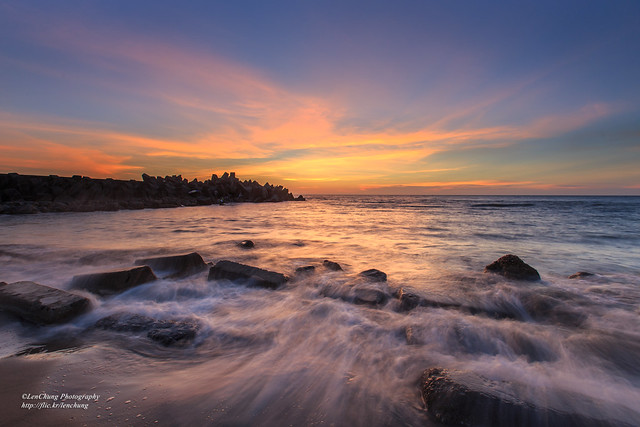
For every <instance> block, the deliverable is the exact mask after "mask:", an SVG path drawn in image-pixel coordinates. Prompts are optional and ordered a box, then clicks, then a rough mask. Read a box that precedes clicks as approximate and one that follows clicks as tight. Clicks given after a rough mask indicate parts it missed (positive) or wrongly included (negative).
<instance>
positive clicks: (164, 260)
mask: <svg viewBox="0 0 640 427" xmlns="http://www.w3.org/2000/svg"><path fill="white" fill-rule="evenodd" d="M135 265H148V266H149V267H151V268H152V269H153V270H154V271H156V272H162V273H165V274H166V275H165V276H164V277H186V276H190V275H192V274H196V273H199V272H201V271H203V270H205V269H206V268H207V264H206V263H205V262H204V260H203V259H202V257H201V256H200V254H199V253H197V252H192V253H190V254H186V255H173V256H164V257H156V258H145V259H138V260H136V261H135Z"/></svg>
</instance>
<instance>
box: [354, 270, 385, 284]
mask: <svg viewBox="0 0 640 427" xmlns="http://www.w3.org/2000/svg"><path fill="white" fill-rule="evenodd" d="M358 276H360V277H364V278H365V279H367V280H370V281H372V282H386V281H387V275H386V273H383V272H382V271H380V270H376V269H375V268H371V269H369V270H365V271H361V272H360V273H359V274H358Z"/></svg>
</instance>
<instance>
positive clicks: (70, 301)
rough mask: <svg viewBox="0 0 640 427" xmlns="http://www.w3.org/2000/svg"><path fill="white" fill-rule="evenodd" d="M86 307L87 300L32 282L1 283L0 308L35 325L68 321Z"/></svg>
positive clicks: (87, 304) (87, 305)
mask: <svg viewBox="0 0 640 427" xmlns="http://www.w3.org/2000/svg"><path fill="white" fill-rule="evenodd" d="M88 308H89V300H88V299H86V298H84V297H81V296H79V295H75V294H72V293H70V292H66V291H63V290H60V289H56V288H51V287H49V286H43V285H39V284H37V283H34V282H16V283H11V284H6V283H4V282H3V283H0V309H2V310H5V311H8V312H10V313H12V314H14V315H16V316H18V317H20V318H22V319H24V320H28V321H30V322H34V323H38V324H51V323H60V322H64V321H67V320H69V319H71V318H73V317H75V316H77V315H79V314H81V313H83V312H84V311H86V310H87V309H88Z"/></svg>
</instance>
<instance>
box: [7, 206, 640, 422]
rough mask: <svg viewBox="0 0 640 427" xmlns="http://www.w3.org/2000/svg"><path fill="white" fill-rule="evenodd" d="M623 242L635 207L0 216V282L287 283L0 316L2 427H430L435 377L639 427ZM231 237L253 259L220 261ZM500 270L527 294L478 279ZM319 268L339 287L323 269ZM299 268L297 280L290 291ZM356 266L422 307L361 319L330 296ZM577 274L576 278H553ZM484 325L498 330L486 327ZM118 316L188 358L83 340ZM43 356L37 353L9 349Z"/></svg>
mask: <svg viewBox="0 0 640 427" xmlns="http://www.w3.org/2000/svg"><path fill="white" fill-rule="evenodd" d="M638 224H640V198H639V197H524V196H523V197H506V196H505V197H496V196H491V197H475V196H474V197H471V196H446V197H445V196H442V197H428V196H311V197H309V198H308V200H307V201H306V202H286V203H277V204H235V205H224V206H203V207H193V208H176V209H158V210H142V211H119V212H93V213H51V214H37V215H28V216H2V217H0V281H4V282H14V281H20V280H31V281H35V282H38V283H40V284H44V285H48V286H53V287H57V288H60V289H68V287H69V284H70V280H71V278H72V277H73V276H74V275H77V274H83V273H91V272H101V271H109V270H116V269H124V268H129V267H131V266H132V265H133V262H134V260H135V259H138V258H148V257H153V256H161V255H173V254H181V253H188V252H192V251H197V252H198V253H200V254H201V255H202V257H203V258H204V259H205V261H207V262H211V263H215V262H216V261H219V260H223V259H228V260H232V261H237V262H242V263H246V264H249V265H253V266H256V267H261V268H265V269H268V270H273V271H277V272H282V273H284V274H286V275H288V276H290V277H291V278H292V279H291V280H290V281H289V282H288V283H287V284H286V285H285V286H284V287H282V288H281V289H278V290H266V289H260V288H252V287H247V286H244V285H243V284H239V283H232V282H229V281H227V280H220V281H208V280H207V272H203V273H201V274H197V275H194V276H190V277H187V278H184V279H160V280H158V281H155V282H152V283H148V284H144V285H141V286H138V287H136V288H133V289H130V290H128V291H126V292H123V293H122V294H119V295H117V296H114V297H110V298H99V297H96V296H90V295H89V294H86V295H87V296H90V298H91V300H92V306H93V309H92V310H91V311H90V312H88V313H86V314H84V315H82V316H80V317H78V318H76V319H74V320H73V321H71V322H70V323H67V324H64V325H59V326H52V327H35V326H30V325H27V324H24V323H20V322H19V321H17V320H15V319H13V318H11V317H10V316H8V315H4V314H2V315H1V316H0V339H1V342H2V346H1V347H0V356H1V357H2V358H1V359H0V368H1V367H2V366H3V364H4V366H5V367H7V366H14V365H12V364H16V363H19V364H18V365H16V366H19V368H16V369H17V371H18V375H17V378H15V379H13V380H11V384H9V382H8V381H7V382H5V385H4V389H3V390H4V391H3V393H4V394H3V400H2V401H1V402H0V409H2V410H3V411H7V413H11V417H12V418H11V423H12V424H13V425H15V424H16V423H17V424H19V423H21V422H24V423H25V424H26V423H32V422H44V424H48V423H52V424H55V423H58V422H59V423H60V424H66V423H71V424H72V425H73V424H78V425H82V424H85V423H87V422H90V423H91V424H113V423H115V424H119V425H127V424H150V425H151V424H153V425H155V424H159V425H194V424H195V425H198V424H202V423H207V424H211V425H363V426H364V425H367V426H369V425H437V423H436V422H435V420H433V419H432V418H430V417H429V416H428V415H427V414H426V411H425V409H424V406H423V404H422V401H421V397H420V392H419V389H418V386H417V383H418V379H419V377H420V375H421V373H422V372H423V371H424V370H425V369H428V368H432V367H444V368H448V369H457V370H463V371H471V372H475V373H478V374H480V375H482V376H484V377H486V378H488V379H491V380H494V381H496V383H498V384H505V386H507V385H510V384H518V387H519V388H518V389H519V390H520V391H519V393H520V395H519V397H520V398H521V399H522V400H524V401H527V402H530V403H531V404H534V405H536V406H539V407H547V408H550V410H554V411H564V412H570V413H579V414H582V415H586V416H588V417H593V418H595V419H601V420H607V421H608V422H609V423H610V424H611V425H640V403H639V402H640V305H639V304H640V232H639V231H638V230H639V229H640V228H639V227H638ZM245 239H251V240H253V241H254V242H255V248H253V249H250V250H247V249H243V248H241V247H239V246H238V242H240V241H242V240H245ZM508 253H511V254H516V255H518V256H519V257H520V258H522V259H523V260H524V261H525V262H527V263H528V264H530V265H531V266H533V267H535V268H536V269H537V270H538V271H539V272H540V275H541V276H542V281H541V282H538V283H528V282H517V281H511V280H507V279H504V278H501V277H499V276H495V275H491V274H485V273H483V268H484V266H485V265H487V264H489V263H491V262H492V261H494V260H495V259H497V258H499V257H500V256H502V255H505V254H508ZM325 259H329V260H332V261H335V262H338V263H339V264H340V265H341V266H342V268H343V270H344V271H342V272H333V271H329V270H327V269H325V268H323V267H322V261H323V260H325ZM306 265H315V266H316V270H315V273H313V274H309V275H305V276H300V275H297V276H296V274H295V269H296V268H297V267H302V266H306ZM369 268H376V269H379V270H382V271H384V272H385V273H387V275H388V281H387V282H386V283H378V284H374V285H372V286H377V287H378V289H380V290H382V291H384V292H386V293H388V294H391V293H392V292H393V291H394V290H395V289H398V288H401V287H402V288H404V289H408V290H410V291H412V292H414V293H417V294H419V295H421V296H423V297H425V298H428V299H430V300H433V301H438V302H440V303H442V304H441V307H418V308H416V309H414V310H411V311H409V312H400V311H399V310H398V308H399V303H398V301H397V300H396V299H394V298H390V299H389V301H388V302H386V303H385V304H383V305H381V306H378V307H369V306H364V305H356V304H353V303H352V302H350V301H348V300H344V299H341V298H332V297H331V296H332V295H333V296H335V295H336V292H337V294H339V293H340V292H341V291H343V290H348V289H349V288H350V287H351V286H352V285H353V284H354V283H357V281H358V279H357V273H359V272H360V271H363V270H366V269H369ZM578 271H588V272H591V273H593V274H594V275H593V276H590V277H586V278H581V279H568V276H569V275H571V274H573V273H576V272H578ZM336 290H337V291H336ZM334 291H335V292H334ZM327 295H329V296H327ZM465 307H466V308H467V309H464V308H465ZM469 307H472V308H473V309H472V310H469V309H468V308H469ZM501 310H507V311H509V312H510V313H515V314H516V316H512V317H514V318H504V317H503V316H493V315H491V313H495V312H496V311H497V312H501ZM119 312H128V313H134V314H143V315H146V316H150V317H153V318H156V319H190V320H193V321H196V322H198V324H199V325H200V329H199V330H198V332H197V334H196V337H195V339H194V340H193V342H190V343H188V344H187V345H183V346H178V347H164V346H162V345H159V344H157V343H156V342H153V341H151V340H149V339H148V338H147V337H146V335H145V334H144V333H135V332H114V331H102V330H96V329H95V328H93V327H92V326H93V325H94V324H95V322H96V321H97V320H99V319H100V318H103V317H105V316H108V315H110V314H113V313H119ZM42 344H46V346H45V347H44V348H46V349H47V350H49V351H47V352H40V353H37V352H35V351H29V350H28V349H30V348H33V347H34V346H38V345H42ZM25 350H27V351H25ZM54 350H58V351H54ZM19 353H21V354H22V355H20V356H16V354H19ZM20 370H23V371H24V377H22V376H21V375H19V372H20ZM27 388H30V389H29V390H27ZM23 389H24V391H23V392H32V393H33V392H46V393H50V394H51V393H54V392H57V393H61V392H67V393H71V392H72V393H90V392H91V393H97V394H100V395H101V397H100V398H99V399H98V400H97V401H96V402H91V403H90V405H89V408H88V409H87V410H75V411H73V410H66V411H58V412H56V413H55V414H54V413H53V412H52V411H53V410H42V411H39V412H36V411H27V410H24V409H17V408H16V406H17V405H20V402H21V396H20V395H19V393H18V391H17V390H23ZM109 398H112V399H109ZM107 399H109V400H108V401H107ZM51 417H53V418H51ZM156 421H157V423H156ZM0 424H2V421H0Z"/></svg>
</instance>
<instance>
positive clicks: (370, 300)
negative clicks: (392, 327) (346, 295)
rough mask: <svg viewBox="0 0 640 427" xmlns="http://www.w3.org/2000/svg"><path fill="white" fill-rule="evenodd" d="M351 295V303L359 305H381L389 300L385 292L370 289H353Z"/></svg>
mask: <svg viewBox="0 0 640 427" xmlns="http://www.w3.org/2000/svg"><path fill="white" fill-rule="evenodd" d="M353 294H354V295H353V303H354V304H360V305H362V304H365V305H372V306H376V305H382V304H384V303H386V302H387V300H388V299H389V295H387V294H386V293H385V292H383V291H381V290H380V289H375V288H371V287H358V288H355V289H354V290H353Z"/></svg>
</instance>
